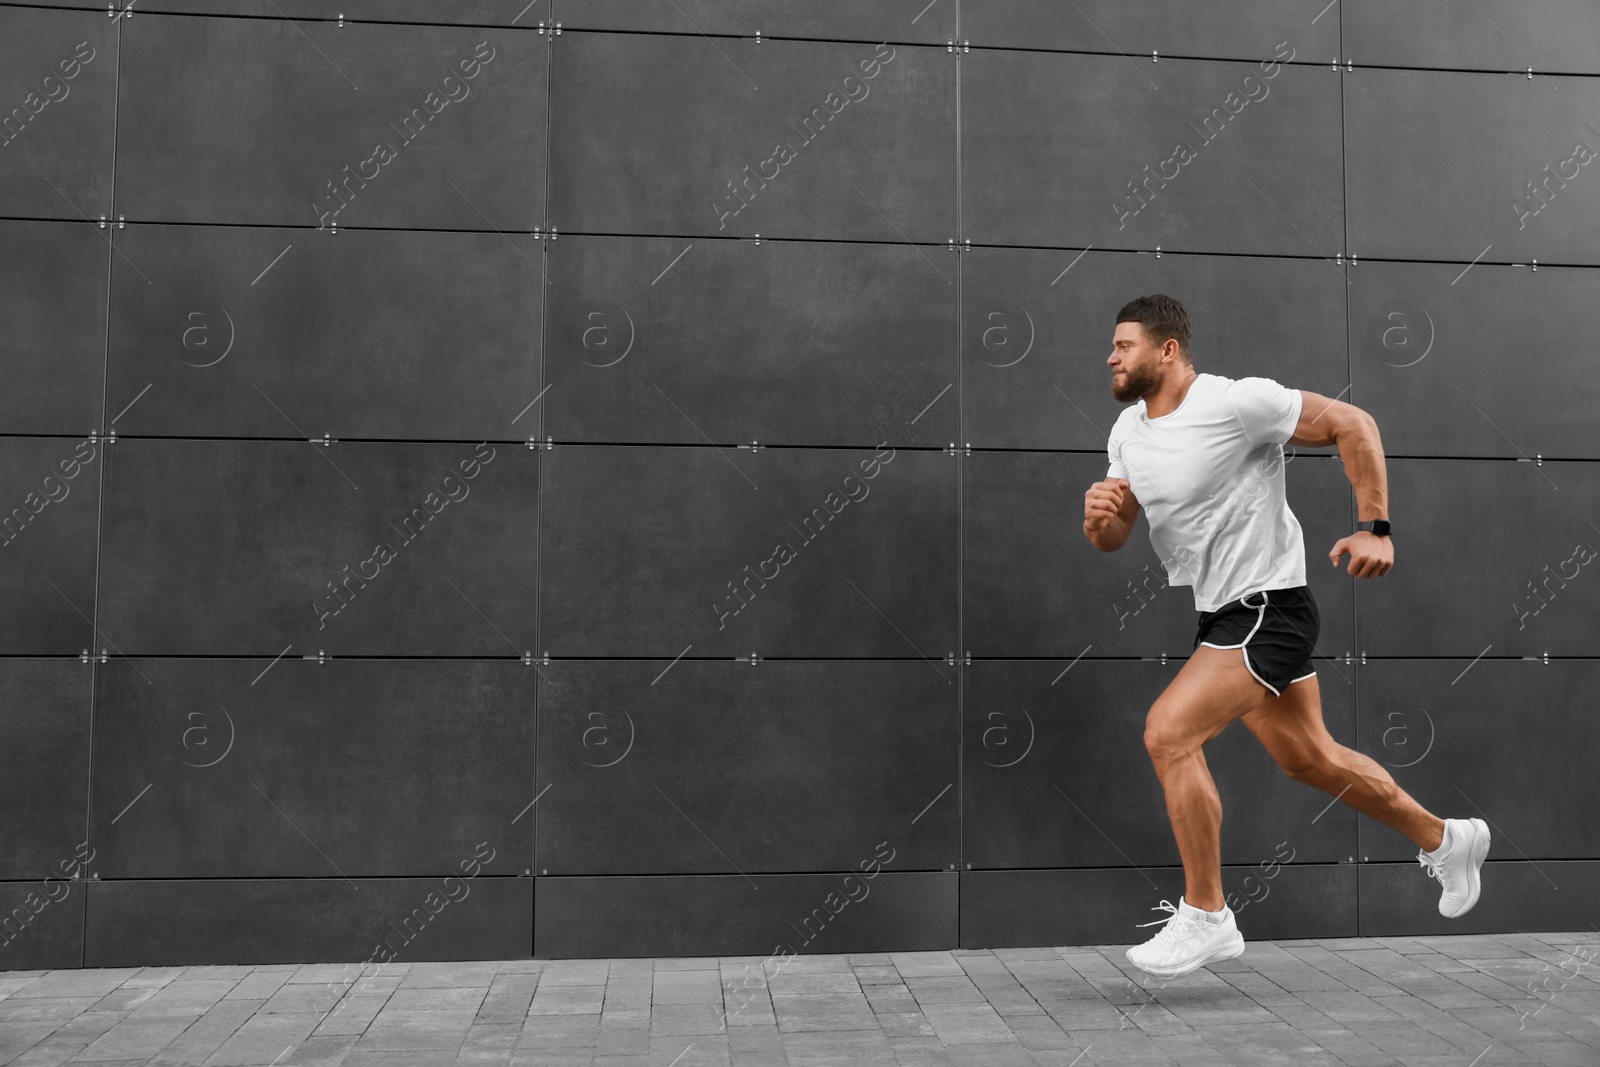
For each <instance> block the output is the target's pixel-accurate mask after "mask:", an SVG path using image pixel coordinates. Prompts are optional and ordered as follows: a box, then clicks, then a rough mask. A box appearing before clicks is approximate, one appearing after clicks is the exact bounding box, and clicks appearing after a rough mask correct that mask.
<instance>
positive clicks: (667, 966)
mask: <svg viewBox="0 0 1600 1067" xmlns="http://www.w3.org/2000/svg"><path fill="white" fill-rule="evenodd" d="M568 962H570V961H568ZM719 966H720V963H719V962H718V960H717V957H715V956H681V957H674V958H670V959H659V960H656V961H655V969H656V970H658V971H707V970H710V971H714V970H716V969H717V968H718V967H719Z"/></svg>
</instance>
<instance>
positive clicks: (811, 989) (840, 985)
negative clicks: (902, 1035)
mask: <svg viewBox="0 0 1600 1067" xmlns="http://www.w3.org/2000/svg"><path fill="white" fill-rule="evenodd" d="M889 970H892V968H889ZM895 981H899V979H898V978H896V979H895ZM768 988H769V989H770V990H771V993H772V995H773V996H801V995H806V994H812V993H858V992H860V991H861V984H860V982H858V981H857V980H856V975H855V972H854V971H848V970H846V971H814V972H811V973H809V974H807V973H800V974H780V975H778V976H776V977H775V978H773V979H772V980H771V981H770V982H769V983H768Z"/></svg>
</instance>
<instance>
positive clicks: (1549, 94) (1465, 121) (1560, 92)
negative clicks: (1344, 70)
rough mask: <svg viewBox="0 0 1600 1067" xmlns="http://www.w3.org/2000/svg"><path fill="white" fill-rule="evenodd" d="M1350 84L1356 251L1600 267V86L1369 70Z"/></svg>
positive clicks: (1349, 162)
mask: <svg viewBox="0 0 1600 1067" xmlns="http://www.w3.org/2000/svg"><path fill="white" fill-rule="evenodd" d="M1343 84H1344V92H1345V101H1344V110H1345V140H1346V144H1347V146H1348V147H1347V149H1346V151H1347V158H1346V168H1345V173H1346V174H1347V175H1348V181H1349V213H1350V218H1349V237H1350V241H1349V244H1350V251H1352V252H1354V253H1356V255H1358V256H1359V257H1361V258H1362V259H1366V258H1368V257H1373V258H1382V259H1443V260H1450V261H1451V262H1456V263H1460V264H1462V265H1463V266H1464V265H1466V264H1467V263H1470V262H1472V260H1474V259H1475V258H1477V257H1479V256H1484V257H1486V259H1487V260H1488V261H1489V262H1491V263H1493V262H1500V263H1522V264H1527V263H1529V262H1530V260H1533V259H1540V260H1543V261H1544V262H1545V263H1565V264H1587V265H1589V266H1594V265H1596V264H1600V251H1597V249H1600V178H1596V176H1595V174H1594V173H1593V172H1594V171H1595V170H1596V169H1597V165H1596V163H1595V160H1596V158H1597V155H1600V152H1597V149H1600V134H1597V133H1596V132H1595V130H1594V129H1593V128H1591V123H1595V122H1596V121H1597V120H1596V119H1595V115H1597V114H1600V80H1597V79H1594V78H1564V79H1562V82H1561V83H1560V84H1559V85H1554V84H1552V83H1550V82H1548V81H1546V80H1545V79H1543V78H1538V77H1535V78H1533V79H1532V80H1529V79H1527V78H1523V77H1520V76H1519V77H1510V76H1507V75H1504V74H1498V75H1496V74H1481V73H1455V72H1448V71H1421V70H1368V71H1363V72H1362V73H1361V74H1360V75H1359V76H1356V75H1346V76H1345V78H1344V83H1343ZM1402 161H1406V162H1408V163H1409V164H1410V165H1408V166H1404V167H1397V163H1400V162H1402Z"/></svg>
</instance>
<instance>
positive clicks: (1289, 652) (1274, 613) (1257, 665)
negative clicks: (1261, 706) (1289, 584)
mask: <svg viewBox="0 0 1600 1067" xmlns="http://www.w3.org/2000/svg"><path fill="white" fill-rule="evenodd" d="M1321 628H1322V617H1321V616H1320V615H1318V614H1317V602H1316V600H1315V599H1314V598H1313V597H1312V596H1311V589H1310V588H1309V587H1307V586H1304V585H1300V586H1296V587H1294V588H1293V589H1260V590H1257V591H1256V592H1254V593H1248V594H1246V595H1244V596H1242V597H1240V598H1239V599H1237V600H1235V601H1233V602H1231V603H1228V604H1224V605H1223V606H1222V607H1220V608H1218V609H1217V610H1216V611H1202V612H1200V628H1199V630H1198V631H1197V632H1196V633H1195V637H1194V647H1195V648H1199V647H1200V646H1201V645H1210V646H1211V647H1212V648H1237V649H1240V650H1241V651H1243V653H1244V665H1245V667H1246V668H1247V669H1248V670H1249V671H1250V673H1251V675H1253V676H1254V677H1255V679H1256V681H1258V682H1260V683H1261V684H1262V685H1264V686H1266V687H1267V688H1268V689H1270V690H1272V695H1273V696H1280V695H1282V693H1283V691H1284V689H1286V688H1288V686H1289V685H1290V684H1291V683H1293V682H1299V681H1303V680H1305V679H1306V678H1315V677H1316V676H1317V671H1316V667H1315V666H1314V665H1313V664H1312V662H1311V653H1312V652H1313V651H1315V649H1316V646H1317V634H1318V632H1319V631H1320V630H1321Z"/></svg>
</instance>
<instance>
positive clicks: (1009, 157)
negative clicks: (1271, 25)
mask: <svg viewBox="0 0 1600 1067" xmlns="http://www.w3.org/2000/svg"><path fill="white" fill-rule="evenodd" d="M1292 47H1293V46H1291V47H1290V48H1289V49H1285V50H1284V51H1283V52H1282V54H1281V55H1280V56H1279V59H1281V60H1287V59H1289V58H1292V57H1293V56H1294V55H1297V54H1298V53H1297V52H1295V51H1293V50H1292ZM1271 58H1272V57H1271V55H1270V54H1269V55H1267V56H1264V57H1263V59H1264V60H1267V59H1271ZM961 63H962V85H961V101H962V115H961V121H962V139H961V165H962V175H961V191H962V205H961V209H962V228H963V234H962V236H963V237H964V238H965V239H968V240H971V241H972V242H973V243H975V244H1006V245H1026V246H1032V247H1040V246H1066V247H1071V248H1083V247H1087V246H1090V245H1092V246H1094V247H1097V248H1101V249H1105V248H1121V249H1133V248H1137V249H1155V248H1164V249H1175V250H1179V251H1195V252H1223V253H1250V254H1257V255H1293V256H1320V257H1327V258H1332V257H1333V256H1334V255H1335V254H1336V253H1337V252H1339V251H1340V249H1341V248H1342V246H1343V243H1344V241H1343V226H1344V202H1343V194H1344V189H1343V181H1342V178H1341V171H1340V141H1339V80H1338V78H1337V77H1336V76H1334V75H1333V74H1332V73H1330V72H1329V71H1328V70H1327V69H1326V68H1321V69H1319V68H1314V67H1306V66H1304V65H1300V64H1289V65H1286V64H1285V63H1283V62H1276V61H1274V62H1272V63H1269V64H1267V65H1265V66H1262V65H1258V64H1246V63H1233V62H1222V61H1207V62H1200V61H1195V60H1186V59H1174V60H1170V61H1169V62H1166V63H1146V62H1143V61H1132V62H1130V61H1129V60H1128V59H1127V58H1126V57H1124V56H1117V55H1060V54H1048V53H1040V52H1004V53H1001V52H995V51H989V50H981V51H975V52H972V53H970V54H966V55H963V56H962V59H961ZM1269 73H1270V75H1271V77H1270V78H1266V77H1264V75H1265V74H1269ZM1041 116H1049V120H1048V121H1042V120H1041ZM1118 306H1119V307H1120V306H1121V305H1120V304H1119V305H1118Z"/></svg>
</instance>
